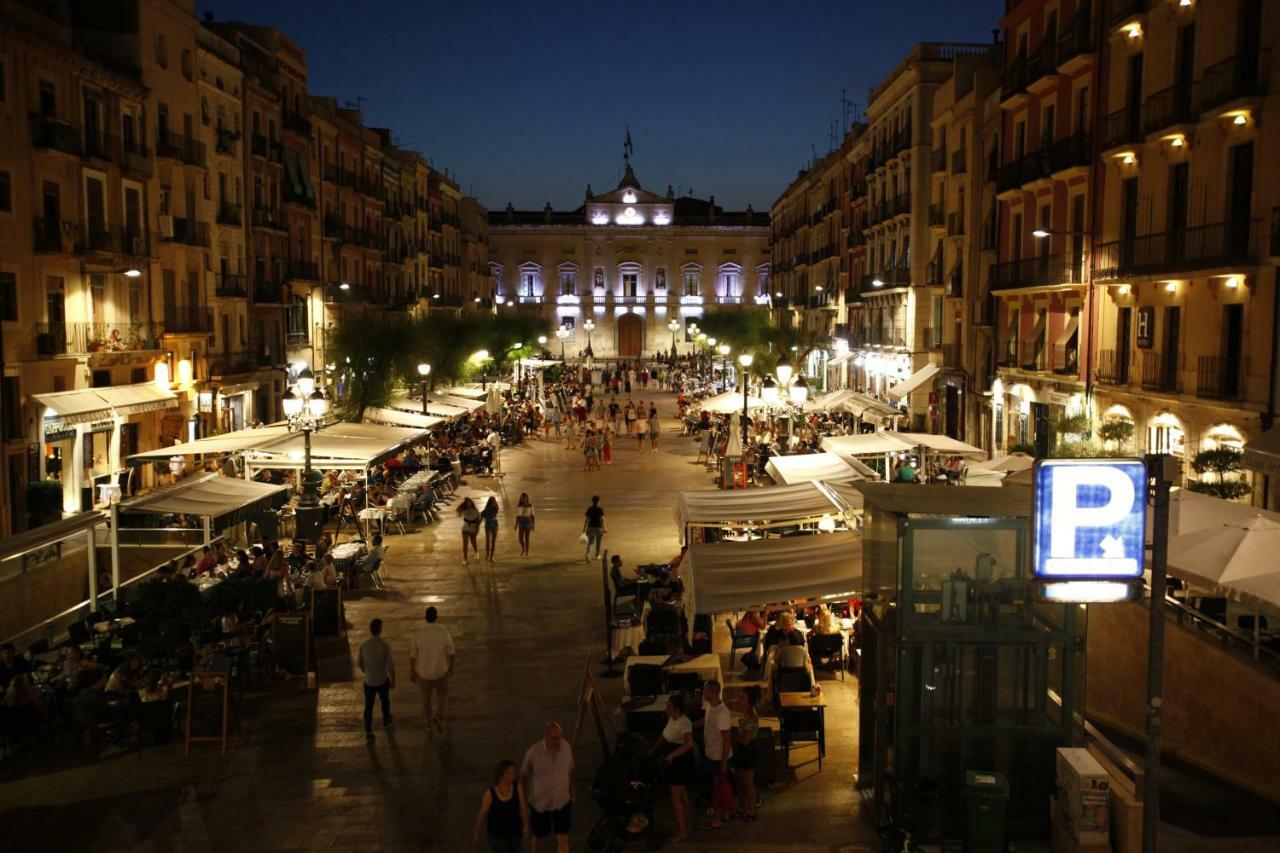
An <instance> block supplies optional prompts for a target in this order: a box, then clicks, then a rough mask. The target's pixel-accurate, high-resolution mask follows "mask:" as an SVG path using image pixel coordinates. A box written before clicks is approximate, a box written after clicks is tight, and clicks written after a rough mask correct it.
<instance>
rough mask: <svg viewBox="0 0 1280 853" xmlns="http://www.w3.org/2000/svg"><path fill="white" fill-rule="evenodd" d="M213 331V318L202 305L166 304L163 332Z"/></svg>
mask: <svg viewBox="0 0 1280 853" xmlns="http://www.w3.org/2000/svg"><path fill="white" fill-rule="evenodd" d="M211 331H213V318H212V317H211V316H210V315H209V309H208V308H206V307H204V306H203V305H166V306H165V308H164V333H165V334H166V335H168V334H187V333H200V332H211Z"/></svg>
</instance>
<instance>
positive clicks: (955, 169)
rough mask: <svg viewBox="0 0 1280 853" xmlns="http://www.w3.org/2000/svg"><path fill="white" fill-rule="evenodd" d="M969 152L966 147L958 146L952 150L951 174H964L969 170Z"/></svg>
mask: <svg viewBox="0 0 1280 853" xmlns="http://www.w3.org/2000/svg"><path fill="white" fill-rule="evenodd" d="M968 155H969V152H968V150H967V149H964V148H957V149H956V150H955V151H952V152H951V174H953V175H963V174H964V173H965V172H966V171H968V168H969V166H968V163H969V157H968Z"/></svg>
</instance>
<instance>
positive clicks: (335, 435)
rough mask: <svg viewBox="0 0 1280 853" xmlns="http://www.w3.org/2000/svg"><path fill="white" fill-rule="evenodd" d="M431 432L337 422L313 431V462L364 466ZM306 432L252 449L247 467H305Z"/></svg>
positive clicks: (318, 465) (324, 465)
mask: <svg viewBox="0 0 1280 853" xmlns="http://www.w3.org/2000/svg"><path fill="white" fill-rule="evenodd" d="M429 435H430V433H428V432H427V431H426V430H423V429H419V428H405V427H395V426H385V425H383V424H354V423H346V422H343V423H336V424H330V425H329V426H326V427H325V428H324V429H321V430H319V431H318V432H314V433H312V434H311V466H312V467H313V468H340V469H353V470H361V469H364V468H366V467H368V466H370V465H377V464H378V463H379V462H382V461H384V460H386V459H389V458H391V457H392V456H395V455H396V454H397V453H399V452H400V451H402V450H404V449H405V448H406V447H409V446H410V445H412V444H418V443H420V442H423V441H426V440H427V438H428V436H429ZM305 464H306V463H305V453H304V450H303V436H302V435H300V434H297V433H295V434H293V435H290V436H289V437H287V438H285V439H284V440H283V441H280V442H278V443H274V444H272V445H271V446H270V447H267V448H262V449H256V450H253V451H250V453H249V454H248V457H247V458H246V460H245V465H246V468H303V467H305Z"/></svg>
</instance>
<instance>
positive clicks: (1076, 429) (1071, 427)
mask: <svg viewBox="0 0 1280 853" xmlns="http://www.w3.org/2000/svg"><path fill="white" fill-rule="evenodd" d="M1090 426H1091V424H1090V423H1089V416H1088V415H1086V414H1084V413H1083V412H1081V413H1080V414H1077V415H1063V416H1062V417H1060V418H1058V421H1057V423H1055V424H1054V429H1055V430H1056V431H1057V433H1058V434H1059V435H1063V436H1067V435H1072V436H1077V437H1079V438H1084V437H1085V436H1087V435H1089V432H1090Z"/></svg>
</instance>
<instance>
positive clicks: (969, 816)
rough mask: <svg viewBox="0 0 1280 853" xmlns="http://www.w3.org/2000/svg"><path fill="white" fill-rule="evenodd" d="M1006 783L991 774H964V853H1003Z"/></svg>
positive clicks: (992, 772)
mask: <svg viewBox="0 0 1280 853" xmlns="http://www.w3.org/2000/svg"><path fill="white" fill-rule="evenodd" d="M1008 803H1009V780H1008V779H1007V778H1005V776H1003V775H1002V774H1000V773H996V772H994V771H990V770H966V771H965V774H964V849H965V853H1004V851H1005V837H1004V812H1005V807H1006V806H1007V805H1008Z"/></svg>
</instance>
